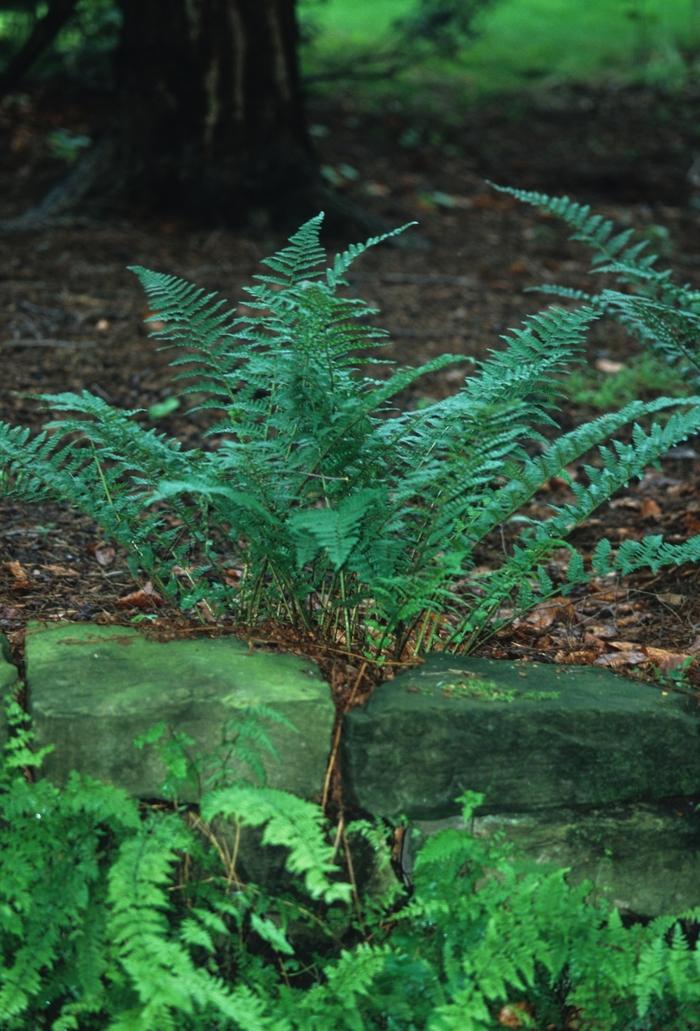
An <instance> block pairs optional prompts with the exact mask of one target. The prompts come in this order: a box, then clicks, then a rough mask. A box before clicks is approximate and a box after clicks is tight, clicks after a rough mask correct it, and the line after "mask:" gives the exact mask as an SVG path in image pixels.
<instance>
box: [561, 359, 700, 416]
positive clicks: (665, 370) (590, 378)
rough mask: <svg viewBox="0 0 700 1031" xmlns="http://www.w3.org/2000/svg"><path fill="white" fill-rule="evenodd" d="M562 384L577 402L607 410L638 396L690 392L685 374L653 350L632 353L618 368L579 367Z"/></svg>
mask: <svg viewBox="0 0 700 1031" xmlns="http://www.w3.org/2000/svg"><path fill="white" fill-rule="evenodd" d="M562 386H563V389H564V390H565V391H566V394H567V396H568V397H570V398H571V400H572V401H575V402H576V403H577V404H581V405H589V406H590V407H591V408H599V409H600V410H601V411H606V412H609V411H610V409H612V408H619V407H621V406H622V405H625V404H629V402H630V401H634V400H635V399H636V398H640V399H642V400H645V399H647V398H649V397H655V396H658V395H659V394H673V395H674V396H681V395H684V394H689V393H690V390H689V388H688V385H687V384H686V382H685V381H684V380H683V379H682V378H681V376H679V374H678V373H677V372H674V370H673V368H672V367H670V366H669V365H667V364H666V363H665V362H662V361H661V360H660V359H659V358H657V357H656V356H655V355H654V354H650V353H643V354H640V355H635V356H632V357H631V358H630V359H629V361H625V364H624V366H623V367H622V368H621V369H620V370H619V371H618V372H613V373H604V372H599V371H598V370H596V369H581V370H576V371H575V372H572V373H571V375H570V376H567V377H566V380H565V381H564V383H563V384H562Z"/></svg>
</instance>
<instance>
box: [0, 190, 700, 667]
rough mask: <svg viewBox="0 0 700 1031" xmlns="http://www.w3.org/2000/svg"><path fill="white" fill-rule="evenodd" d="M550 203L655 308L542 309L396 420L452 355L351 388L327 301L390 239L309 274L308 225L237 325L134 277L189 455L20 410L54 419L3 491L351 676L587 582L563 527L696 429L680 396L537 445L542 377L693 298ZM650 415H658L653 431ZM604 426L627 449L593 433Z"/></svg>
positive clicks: (353, 350) (664, 555)
mask: <svg viewBox="0 0 700 1031" xmlns="http://www.w3.org/2000/svg"><path fill="white" fill-rule="evenodd" d="M523 196H525V195H523ZM526 199H527V197H526ZM555 207H557V210H559V209H561V210H562V211H563V213H564V215H565V217H567V218H568V219H569V220H572V221H573V222H574V223H575V225H576V228H577V232H578V234H579V235H585V236H586V238H587V239H589V240H593V241H594V243H595V246H596V247H597V249H598V251H599V252H600V253H601V254H602V255H603V258H601V263H603V260H604V262H605V263H607V266H610V264H611V262H613V260H614V262H615V268H616V269H622V270H623V271H622V272H621V273H620V274H621V275H623V276H624V277H626V278H628V279H632V280H633V281H634V282H635V283H637V282H639V281H641V282H642V283H643V284H648V283H650V282H651V283H652V285H653V289H654V290H655V291H656V299H655V300H653V301H652V299H651V298H649V297H648V296H639V295H633V294H630V295H622V294H613V293H612V292H611V291H609V290H608V291H604V293H603V294H602V295H600V296H598V297H591V298H590V299H589V300H588V301H587V303H585V304H583V305H581V306H579V307H577V308H575V309H573V310H571V311H566V310H564V309H562V308H559V307H552V308H548V309H547V310H545V311H543V312H540V313H539V314H537V315H533V316H531V317H530V318H528V319H526V320H525V322H524V323H523V325H522V326H521V328H519V329H516V330H511V331H510V332H509V333H507V334H506V335H505V336H504V337H503V341H504V345H505V346H504V347H502V348H501V349H500V350H494V351H492V352H491V354H490V355H489V356H488V357H487V358H486V359H485V360H483V361H481V362H477V363H476V370H475V372H474V373H473V374H472V375H470V376H467V377H466V378H465V380H464V384H463V386H462V387H461V388H460V389H459V390H458V391H457V393H456V394H454V395H453V396H451V397H447V398H445V399H444V400H441V401H438V402H435V403H431V404H428V405H426V406H423V407H419V408H418V409H417V410H415V411H401V410H397V408H396V407H395V406H394V399H395V398H396V396H397V395H400V393H401V392H402V391H403V390H405V389H406V388H407V387H408V386H410V385H411V384H413V383H414V382H415V381H416V380H417V379H418V378H420V377H421V376H424V375H426V374H429V373H431V372H435V371H437V370H439V369H442V368H444V367H446V366H448V365H450V364H454V363H460V362H466V361H468V359H465V358H463V357H462V356H459V355H443V356H441V357H439V358H435V359H433V360H432V361H429V362H427V363H426V364H424V365H422V366H420V367H419V368H403V369H399V370H393V372H392V374H391V375H389V376H388V377H386V378H384V379H377V378H375V377H373V376H370V375H368V374H367V372H364V371H362V370H363V366H364V368H365V369H366V368H367V367H368V366H367V363H368V362H369V363H370V365H369V368H370V369H371V367H372V366H371V363H374V364H378V360H377V359H376V358H375V357H374V354H373V352H374V350H375V349H376V348H378V347H381V345H382V344H383V343H384V341H385V334H384V332H383V331H382V330H381V329H379V328H376V327H375V326H374V325H373V323H371V322H369V321H368V319H369V318H370V317H373V316H374V314H375V312H374V310H373V309H371V308H369V307H368V306H367V305H366V304H364V303H363V302H362V301H359V300H353V299H348V298H347V297H345V296H343V295H342V293H339V291H340V290H341V289H342V288H343V287H344V286H345V285H346V282H345V275H346V272H347V270H348V269H349V268H350V266H351V265H352V263H353V261H354V260H355V259H356V258H357V257H359V256H360V255H361V254H362V253H363V251H364V250H366V249H367V247H370V246H374V245H376V244H378V243H380V242H381V241H382V240H384V239H386V235H389V236H392V235H395V233H399V232H401V231H402V230H400V229H398V230H395V231H394V232H393V233H390V234H386V235H385V236H382V237H374V238H372V239H370V240H368V241H367V242H366V243H365V244H361V245H353V246H351V247H349V248H348V249H347V250H346V251H345V252H344V253H342V254H339V255H337V256H336V257H335V258H334V259H333V261H332V262H331V263H330V264H329V265H328V267H326V255H325V251H324V250H323V248H322V246H321V244H320V241H319V231H320V228H321V216H320V215H319V216H317V217H316V218H313V219H311V220H310V221H309V222H307V223H306V224H305V225H304V226H302V227H301V229H300V230H299V231H298V232H297V233H295V234H294V235H293V236H292V237H291V239H290V241H289V245H288V246H287V247H285V248H284V249H283V250H281V251H279V252H278V253H277V254H276V255H274V256H273V257H272V258H269V259H267V260H266V261H265V262H264V265H265V266H266V269H265V272H264V273H262V274H259V275H257V276H256V277H255V283H254V285H253V286H251V287H248V288H247V291H246V293H247V296H246V299H245V308H244V310H243V312H242V313H237V312H236V311H235V310H231V309H229V307H228V306H227V305H226V303H225V302H224V301H223V300H221V299H220V298H218V297H217V296H215V295H212V294H207V293H206V292H205V291H204V290H202V289H201V288H199V287H196V286H194V285H192V284H190V283H187V282H185V281H184V280H181V279H178V278H176V277H174V276H168V275H163V274H162V273H157V272H151V271H148V270H146V269H143V268H135V270H134V271H135V272H136V274H137V275H138V277H139V279H140V280H141V282H142V283H143V285H144V288H145V290H146V292H147V295H148V298H149V304H150V307H151V309H152V310H153V311H154V312H155V313H156V314H155V315H154V316H152V318H153V320H154V321H157V324H158V328H157V329H156V331H155V332H154V334H153V335H154V336H155V337H156V338H157V339H159V340H161V341H164V343H165V346H167V347H169V348H171V349H173V350H174V351H175V356H174V358H173V360H172V363H171V364H172V366H173V368H174V369H175V382H176V385H179V388H180V389H179V396H180V397H181V398H183V399H185V398H190V399H191V400H192V401H193V402H194V407H193V409H192V410H193V411H197V412H200V413H202V415H201V418H202V419H205V420H206V421H207V425H208V429H207V430H206V431H205V434H204V440H203V446H202V447H201V448H192V449H185V448H183V446H182V445H181V444H180V442H179V441H178V440H177V439H174V438H171V437H168V436H166V435H165V434H163V433H161V432H159V431H157V430H155V429H153V428H150V427H148V428H146V427H144V426H143V425H141V422H140V421H139V418H138V417H139V415H140V413H139V412H137V411H122V410H119V409H116V408H114V407H112V406H110V405H109V404H107V403H106V402H105V401H103V400H102V399H101V398H99V397H97V396H95V395H93V394H90V393H89V392H87V391H84V392H82V393H80V394H77V393H62V394H49V395H41V398H42V400H43V401H45V402H46V403H47V404H48V405H49V406H50V407H51V408H52V409H53V412H54V415H55V418H54V419H53V421H52V422H50V423H48V425H47V427H46V429H45V431H44V432H42V433H40V434H38V435H36V436H34V437H32V436H30V434H29V433H28V432H27V431H26V430H24V429H22V428H19V427H12V426H8V425H7V424H0V487H2V489H3V490H4V493H6V494H9V495H11V496H12V495H14V496H16V497H19V498H23V499H25V500H28V501H40V500H42V499H44V498H54V499H59V500H61V501H64V502H67V503H69V504H71V505H73V506H74V507H76V508H77V509H78V510H80V511H81V512H84V513H86V514H88V515H90V516H91V517H92V518H94V519H95V520H96V521H97V523H98V524H99V525H100V527H101V528H102V531H103V533H104V534H105V535H106V536H108V537H110V538H111V539H112V540H114V541H116V542H117V543H118V544H120V545H122V546H123V547H124V548H125V550H126V552H127V554H128V558H129V563H130V567H131V569H132V571H133V572H134V574H135V575H140V574H146V575H148V576H149V577H150V578H151V579H152V580H153V581H154V583H155V584H156V586H157V587H158V589H159V590H160V591H161V592H162V593H163V594H164V595H165V596H166V597H167V598H169V599H170V600H171V601H173V602H177V603H178V604H179V605H180V606H181V607H182V608H183V609H185V610H187V611H192V612H195V613H196V612H197V610H198V606H199V605H201V604H204V603H206V605H207V606H208V607H209V609H210V610H214V611H215V612H219V613H223V612H230V613H231V614H233V616H234V617H235V618H236V619H237V620H238V621H239V622H240V623H241V624H246V625H249V626H251V625H256V624H258V623H260V622H261V621H264V620H275V621H279V622H283V623H286V624H288V625H290V626H292V627H294V628H296V629H297V630H301V631H304V632H311V633H313V634H315V635H316V636H318V637H320V638H321V639H322V640H325V641H327V642H333V643H335V644H341V645H344V646H346V647H351V648H354V649H358V650H362V651H363V652H364V654H365V656H366V657H367V658H369V659H372V660H381V659H382V658H383V657H384V656H385V655H386V654H387V653H388V652H393V653H394V654H396V655H399V654H401V653H403V652H404V651H405V650H406V648H410V649H413V650H414V651H417V650H419V649H420V648H428V647H430V646H431V645H434V644H436V643H439V642H442V644H443V645H445V646H447V647H448V648H452V649H461V650H465V651H466V650H470V649H472V648H473V647H475V645H476V644H477V643H478V642H479V641H480V640H483V639H484V637H486V636H488V635H489V634H491V633H493V632H494V630H495V629H497V628H498V627H499V626H501V625H502V624H503V621H504V619H512V618H513V616H514V615H518V614H520V613H521V612H523V611H525V610H527V609H528V608H529V607H531V606H532V605H534V604H536V603H538V602H539V601H541V600H542V599H543V598H545V597H547V596H548V595H551V594H552V593H559V592H561V591H562V590H564V591H566V590H569V589H570V588H571V587H572V586H573V585H575V584H577V583H580V582H582V581H585V579H586V576H587V570H586V569H585V568H584V562H583V559H582V557H581V556H580V555H578V554H577V553H576V552H575V551H574V549H573V548H572V547H571V545H570V544H568V543H567V540H566V538H567V537H568V535H569V534H570V533H571V531H572V529H573V528H574V527H576V526H577V525H579V524H580V523H581V522H583V521H584V520H585V519H587V518H588V517H589V516H590V515H591V513H592V512H594V511H595V509H596V508H597V507H598V506H600V505H601V504H602V503H604V502H605V501H607V500H608V499H609V498H610V497H611V496H612V495H613V494H614V493H615V491H617V490H619V489H621V488H623V487H625V486H626V485H627V484H628V483H629V482H630V481H631V480H633V479H634V478H636V477H641V476H642V475H643V474H644V471H645V469H646V468H647V467H648V466H649V465H650V464H652V463H654V462H656V461H657V460H658V458H659V457H660V456H661V455H663V454H664V452H666V451H667V450H668V449H669V448H671V447H673V446H674V445H676V444H678V443H679V442H681V441H683V440H685V439H686V438H688V437H689V436H691V435H692V434H693V433H696V432H697V431H698V429H699V428H700V397H698V396H690V397H684V398H656V399H653V400H650V401H631V402H630V403H629V404H627V405H625V407H624V408H622V409H621V410H620V411H619V412H617V413H611V414H609V415H604V416H602V417H600V418H598V419H594V420H593V421H591V422H589V423H587V424H585V425H582V426H580V427H578V428H576V429H574V430H573V431H571V432H569V433H566V434H558V430H557V423H556V418H555V416H556V410H557V400H558V396H559V394H560V391H561V386H560V384H561V380H562V377H563V376H564V375H566V374H567V373H568V372H569V370H570V369H571V368H572V366H575V364H576V363H577V362H580V356H581V351H582V344H583V341H584V337H585V333H586V330H587V328H588V326H589V325H590V323H591V322H592V321H593V320H594V319H596V318H598V317H600V315H601V314H602V313H603V311H604V310H611V311H612V312H614V313H616V314H617V315H618V316H620V317H623V318H624V319H625V320H626V322H627V323H628V324H630V325H631V326H632V327H633V328H634V329H636V330H638V331H640V332H641V334H642V335H643V336H644V338H645V339H646V338H647V337H648V336H649V334H651V333H652V328H651V327H652V326H656V327H657V328H656V329H654V330H653V332H654V333H655V339H657V340H660V341H661V342H662V343H661V344H660V345H659V346H661V347H662V348H663V349H665V353H666V355H667V357H668V354H669V352H670V349H671V346H672V345H671V341H676V342H677V340H678V339H679V337H678V333H677V332H676V325H677V322H678V320H679V319H680V320H686V321H684V322H683V326H684V327H685V326H686V322H687V319H695V318H696V317H697V316H695V315H694V314H693V313H692V311H691V312H690V313H689V314H688V312H687V311H686V308H685V307H684V308H682V309H681V307H680V300H681V299H683V300H684V303H685V304H686V307H687V305H689V304H694V303H696V301H697V297H696V295H694V294H693V293H692V292H691V291H690V290H689V289H688V288H685V287H682V288H676V287H674V286H672V284H671V282H670V279H669V276H668V275H667V274H666V273H656V272H654V270H653V269H654V259H653V256H646V254H645V253H644V250H643V248H642V247H641V246H640V245H637V244H633V243H631V242H630V237H629V234H628V233H623V234H615V233H614V232H613V229H612V227H611V226H610V225H609V224H608V223H602V222H600V221H599V220H596V218H595V217H591V216H590V215H589V213H588V211H587V209H585V208H581V207H580V206H578V205H572V204H571V203H570V202H568V201H567V202H566V203H565V204H563V203H559V202H556V203H555ZM404 228H405V227H404ZM640 277H641V279H640ZM631 313H636V314H634V315H633V314H631ZM640 313H641V314H640ZM658 326H661V327H663V332H662V330H661V329H658ZM664 334H665V335H664ZM674 354H676V356H678V355H681V351H679V350H678V349H677V350H676V351H675V352H674ZM682 355H685V351H682ZM682 355H681V357H682ZM678 360H679V361H680V360H681V358H680V357H679V358H678ZM683 368H684V369H685V368H686V367H685V366H683ZM672 409H675V412H673V414H671V415H669V414H668V413H669V411H670V410H672ZM657 412H663V413H664V414H663V421H662V422H660V423H655V422H653V421H652V422H651V423H650V419H651V418H652V417H653V415H654V414H655V413H657ZM620 431H622V432H625V433H627V434H628V435H631V442H629V443H623V442H621V441H618V440H616V439H614V435H615V434H616V433H619V432H620ZM611 438H613V439H612V442H611V443H610V441H611ZM533 454H534V457H532V456H533ZM586 456H589V457H588V459H587V461H588V464H587V465H586V466H585V467H584V468H585V470H586V475H587V478H588V482H587V483H586V482H583V483H582V482H578V483H573V484H572V485H571V490H572V493H573V500H572V501H571V502H570V503H568V504H565V505H563V506H561V507H556V506H554V505H550V514H549V516H548V517H547V518H544V519H540V520H539V521H538V522H537V523H534V524H533V523H532V522H530V520H529V519H528V518H527V506H528V504H529V503H530V502H531V501H532V499H533V497H534V496H535V495H536V494H537V492H538V491H539V490H540V488H541V487H542V486H543V484H545V483H546V481H547V480H548V479H549V478H550V477H552V476H560V477H562V476H563V477H566V467H567V466H568V465H570V464H571V463H574V462H581V461H582V460H586ZM513 520H516V522H513ZM509 525H510V526H512V527H513V528H514V530H515V528H516V527H517V528H519V532H518V533H517V534H516V535H515V536H512V535H511V540H512V544H511V546H510V549H509V551H508V552H507V553H506V555H505V557H504V560H503V562H502V565H501V566H500V567H499V568H496V569H494V570H493V571H492V573H490V574H489V575H487V576H484V575H482V574H479V575H478V576H473V575H472V571H473V570H474V569H475V567H477V566H478V565H479V563H478V557H477V549H478V548H479V547H480V546H481V545H482V543H483V542H485V541H486V540H487V539H488V538H489V537H490V536H491V535H493V534H500V533H501V531H502V529H503V528H505V527H507V526H509ZM698 540H699V539H698V538H693V539H692V540H691V541H689V542H688V543H687V544H674V545H666V544H665V543H663V542H661V541H659V540H657V538H649V539H648V540H647V541H640V542H625V544H624V545H623V546H622V547H621V548H620V550H619V553H618V554H617V556H615V555H613V554H612V551H610V552H609V553H608V555H607V563H608V566H609V568H611V569H618V570H620V571H621V572H629V571H631V570H632V569H637V568H642V567H643V566H644V565H645V564H646V565H647V566H650V567H652V568H658V567H660V566H661V565H664V564H669V563H680V562H686V561H696V560H697V557H698V553H699V549H700V545H699V543H698ZM562 548H567V549H568V550H569V551H570V554H571V560H570V563H569V568H568V573H567V574H566V577H565V580H564V582H563V583H562V582H556V583H555V582H554V581H553V580H552V578H551V576H550V574H549V572H548V571H547V564H548V561H549V558H550V556H551V555H552V553H553V552H555V551H557V550H559V549H562ZM601 555H602V552H601ZM231 570H235V571H236V572H237V578H232V576H231ZM232 580H233V583H232ZM506 611H507V615H502V613H503V612H506Z"/></svg>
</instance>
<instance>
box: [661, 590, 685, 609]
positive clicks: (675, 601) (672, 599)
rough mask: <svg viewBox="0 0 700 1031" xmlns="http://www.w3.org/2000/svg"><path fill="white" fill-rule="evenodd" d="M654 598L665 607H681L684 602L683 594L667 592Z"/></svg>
mask: <svg viewBox="0 0 700 1031" xmlns="http://www.w3.org/2000/svg"><path fill="white" fill-rule="evenodd" d="M656 597H657V598H658V599H659V601H662V602H664V604H666V605H674V606H678V605H683V603H684V602H685V600H686V596H685V594H674V593H673V592H672V591H667V592H666V593H664V594H657V595H656Z"/></svg>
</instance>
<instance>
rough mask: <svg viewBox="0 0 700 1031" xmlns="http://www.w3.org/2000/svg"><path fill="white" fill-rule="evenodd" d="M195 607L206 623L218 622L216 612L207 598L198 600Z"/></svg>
mask: <svg viewBox="0 0 700 1031" xmlns="http://www.w3.org/2000/svg"><path fill="white" fill-rule="evenodd" d="M195 608H196V609H197V610H198V612H199V614H200V616H201V617H202V619H203V620H204V622H205V623H216V613H215V612H214V610H213V608H212V607H211V605H210V604H209V602H208V601H207V600H206V599H205V598H202V599H201V600H200V601H198V602H197V604H196V605H195Z"/></svg>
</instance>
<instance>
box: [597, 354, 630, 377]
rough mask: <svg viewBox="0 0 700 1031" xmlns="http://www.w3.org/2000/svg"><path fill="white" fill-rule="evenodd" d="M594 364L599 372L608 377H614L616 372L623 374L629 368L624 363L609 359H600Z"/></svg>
mask: <svg viewBox="0 0 700 1031" xmlns="http://www.w3.org/2000/svg"><path fill="white" fill-rule="evenodd" d="M594 364H595V367H596V369H597V370H598V372H604V373H606V375H608V376H614V375H615V373H616V372H622V370H623V369H626V368H627V366H626V365H625V364H624V363H623V362H612V361H610V359H609V358H598V359H597V361H596V362H595V363H594Z"/></svg>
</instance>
